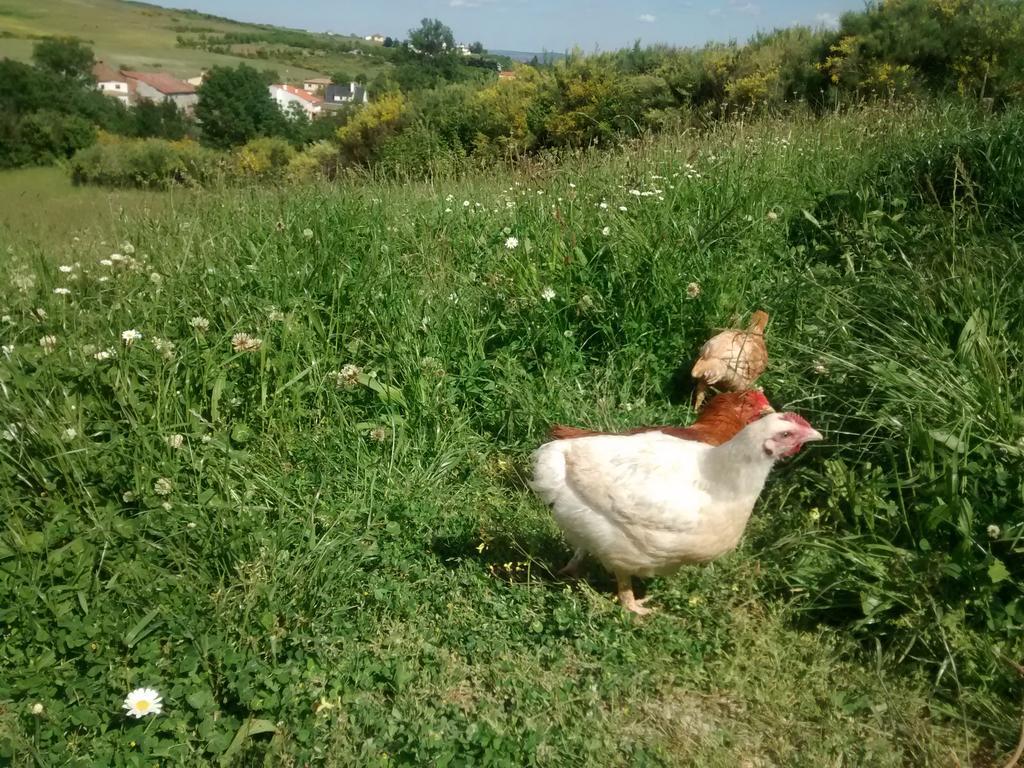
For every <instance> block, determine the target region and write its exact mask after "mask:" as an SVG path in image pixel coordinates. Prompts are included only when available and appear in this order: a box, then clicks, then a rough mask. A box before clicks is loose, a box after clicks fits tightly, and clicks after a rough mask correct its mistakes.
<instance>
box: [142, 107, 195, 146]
mask: <svg viewBox="0 0 1024 768" xmlns="http://www.w3.org/2000/svg"><path fill="white" fill-rule="evenodd" d="M131 117H132V122H133V126H132V133H133V134H134V135H135V136H138V137H140V138H158V139H182V138H184V137H185V134H186V133H187V132H188V120H187V119H186V117H185V113H184V112H182V111H181V110H180V109H178V107H177V105H175V103H174V102H173V101H162V102H160V103H159V104H158V103H155V102H152V101H150V100H149V99H143V100H142V101H140V102H139V103H138V104H136V105H135V108H134V109H133V110H132V114H131Z"/></svg>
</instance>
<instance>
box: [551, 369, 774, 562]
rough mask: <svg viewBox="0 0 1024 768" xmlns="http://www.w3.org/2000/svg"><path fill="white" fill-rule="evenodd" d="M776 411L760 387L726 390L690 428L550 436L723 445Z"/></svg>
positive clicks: (559, 428)
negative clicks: (653, 437) (644, 437)
mask: <svg viewBox="0 0 1024 768" xmlns="http://www.w3.org/2000/svg"><path fill="white" fill-rule="evenodd" d="M773 410H774V409H773V408H772V406H771V404H770V403H769V402H768V398H766V397H765V396H764V393H763V392H761V391H759V390H756V389H754V390H750V391H747V392H724V393H722V394H720V395H716V396H715V397H713V398H711V400H709V401H708V404H707V405H706V406H705V407H704V410H702V411H701V412H700V414H699V415H698V416H697V420H696V421H695V422H694V423H693V424H691V425H690V426H689V427H636V428H634V429H630V430H627V431H625V432H595V431H592V430H588V429H579V428H578V427H566V426H564V425H562V424H555V425H554V426H552V427H551V437H552V439H553V440H572V439H574V438H578V437H594V436H598V435H608V434H618V435H637V434H641V433H645V432H662V433H663V434H666V435H669V436H671V437H678V438H680V439H681V440H691V441H694V442H699V443H707V444H708V445H722V443H727V442H728V441H729V440H731V439H732V438H733V437H735V436H736V435H737V434H738V433H739V432H740V431H741V430H742V429H743V428H744V427H745V426H747V425H748V424H750V423H752V422H755V421H757V420H758V419H759V418H761V417H762V416H763V415H764V414H766V413H771V412H772V411H773ZM585 556H586V552H585V551H583V550H577V551H576V553H575V554H574V555H573V557H572V559H571V560H570V561H569V562H568V563H567V564H566V566H565V567H564V568H562V569H561V570H560V571H559V574H561V575H564V576H575V575H576V574H577V572H578V571H579V567H580V565H581V564H582V563H583V558H584V557H585Z"/></svg>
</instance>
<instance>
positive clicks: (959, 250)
mask: <svg viewBox="0 0 1024 768" xmlns="http://www.w3.org/2000/svg"><path fill="white" fill-rule="evenodd" d="M1022 158H1024V115H1022V113H1021V112H1020V111H1019V110H1009V111H1006V112H1003V113H997V114H990V113H987V112H984V111H981V110H977V109H971V108H970V107H965V106H962V105H961V106H957V107H949V106H939V107H921V106H914V107H907V106H904V107H901V106H897V105H884V106H869V107H865V108H864V109H863V110H858V111H850V112H848V113H847V112H839V113H834V114H830V115H826V116H824V117H822V118H820V119H819V118H811V117H809V116H806V115H799V114H797V115H792V116H789V117H786V118H778V117H765V118H756V119H749V120H748V119H744V120H743V121H735V122H724V123H720V124H718V125H717V126H715V127H713V128H711V129H709V130H706V131H704V132H697V131H689V132H687V133H686V134H684V135H677V136H665V137H661V138H658V139H654V140H649V141H638V142H631V143H628V144H626V145H625V146H624V147H623V148H622V149H621V150H620V151H610V152H606V153H603V154H597V153H579V154H577V155H572V156H569V157H567V158H565V159H563V161H562V162H558V163H556V162H555V161H554V160H553V159H552V158H551V157H547V158H545V159H543V160H536V161H526V162H524V163H523V164H522V165H521V166H519V167H517V168H516V169H515V170H509V169H505V168H501V167H497V166H496V167H493V168H490V169H488V170H486V171H482V172H478V173H465V174H464V175H462V176H460V177H458V178H453V177H446V176H442V175H437V176H435V177H434V178H433V179H432V180H431V182H429V183H427V182H411V183H397V182H395V183H392V182H387V181H380V180H375V179H373V178H370V177H369V176H368V175H361V176H358V177H354V178H353V179H351V180H344V179H343V180H341V181H339V182H337V183H335V184H330V185H328V184H323V185H316V184H309V185H291V186H286V185H281V186H265V187H245V188H242V189H224V190H217V191H195V192H188V193H187V194H185V195H181V196H175V197H162V198H161V199H162V201H163V203H162V205H158V204H155V202H154V201H155V199H156V198H157V195H156V193H151V192H150V193H145V196H143V193H140V192H132V193H130V194H127V195H118V196H117V197H116V198H115V197H114V196H112V195H111V194H110V193H103V194H101V193H98V192H97V193H96V194H85V195H81V196H80V197H77V196H76V198H75V199H74V200H73V201H68V205H69V207H68V208H62V209H60V210H61V211H65V210H67V211H77V213H76V215H79V216H80V217H81V218H80V221H81V223H82V226H81V227H80V228H79V229H77V230H68V229H62V230H59V231H54V230H53V229H46V228H45V227H39V228H35V227H32V228H26V229H19V227H24V226H25V222H23V221H22V219H21V217H11V219H10V221H9V225H5V226H3V227H0V252H3V253H5V254H7V258H6V259H5V260H4V262H3V263H2V264H0V280H2V281H3V284H4V285H8V286H10V290H9V291H8V292H7V293H6V295H5V298H4V303H3V306H2V308H0V310H2V314H3V321H2V322H0V342H2V345H3V349H2V354H0V392H2V395H3V396H2V397H0V456H2V461H0V508H2V509H4V511H5V527H4V530H3V532H2V533H0V633H2V636H3V644H2V651H0V763H2V762H4V761H5V760H7V761H8V762H9V763H10V764H11V765H16V766H21V765H32V764H35V765H72V766H79V765H82V766H85V765H110V766H115V767H121V766H133V767H134V766H140V767H141V766H149V765H155V764H161V765H194V766H202V765H217V764H219V765H221V766H250V765H261V764H266V765H324V766H350V765H367V766H380V767H381V768H384V767H385V766H388V767H390V766H410V767H411V766H422V765H450V766H455V765H465V766H468V765H493V766H558V767H559V768H561V767H562V766H567V765H601V766H627V765H628V766H677V765H699V766H708V768H736V767H737V766H748V767H749V768H770V767H771V766H795V767H797V768H802V767H803V766H808V767H810V766H815V767H816V766H871V767H875V766H877V767H879V768H898V767H900V768H902V766H922V768H924V767H927V766H942V767H945V766H952V765H958V766H971V767H972V768H990V767H991V766H995V765H1002V764H1003V761H1002V760H999V758H1000V757H1003V756H1005V755H1008V754H1010V753H1011V752H1012V750H1013V745H1014V744H1015V743H1016V739H1017V737H1018V733H1019V727H1020V723H1019V714H1020V713H1019V706H1018V705H1019V700H1020V680H1019V679H1018V677H1017V673H1016V672H1015V671H1014V670H1013V669H1012V668H1011V667H1010V665H1009V664H1006V663H1004V662H1003V661H1002V660H1001V658H1000V657H1005V658H1008V659H1010V660H1012V661H1014V662H1016V661H1019V660H1022V659H1024V639H1022V636H1021V633H1020V631H1019V627H1020V610H1021V608H1020V605H1021V597H1020V595H1021V591H1020V572H1021V571H1020V554H1019V546H1020V539H1021V532H1022V529H1024V521H1022V520H1021V514H1020V499H1021V493H1022V490H1024V475H1022V472H1021V461H1020V460H1021V456H1022V455H1024V423H1022V422H1021V421H1020V416H1019V414H1020V413H1021V412H1022V410H1024V378H1022V374H1021V371H1022V370H1024V366H1022V361H1021V350H1022V349H1024V323H1022V318H1024V290H1022V275H1024V268H1022V267H1024V234H1022V233H1024V229H1022V227H1021V222H1022V220H1024V210H1022V207H1021V203H1020V201H1021V200H1022V199H1024V189H1022V186H1021V185H1022V177H1021V175H1020V173H1019V169H1020V167H1021V162H1022ZM21 178H22V179H24V178H25V176H22V177H21ZM23 185H24V182H19V184H18V186H19V187H21V186H23ZM84 191H85V192H88V193H92V192H93V190H91V189H89V190H84ZM0 194H2V191H0ZM18 199H19V200H21V201H23V202H22V204H23V205H26V206H40V205H43V204H45V202H41V199H40V197H39V196H37V195H32V196H26V197H23V198H18ZM90 201H92V202H93V204H94V205H95V216H94V217H89V216H87V215H84V213H83V212H82V210H81V209H80V208H78V206H79V205H87V204H88V203H89V202H90ZM147 209H148V210H147ZM69 215H70V214H69ZM755 308H763V309H765V310H767V311H769V312H770V313H771V316H772V321H771V324H770V326H769V328H768V334H767V338H768V343H769V349H770V354H771V363H770V366H769V369H768V371H767V372H766V374H765V376H763V377H762V379H761V382H760V383H762V384H763V385H764V387H765V391H766V394H767V395H768V396H769V397H770V398H771V400H772V402H773V404H775V405H776V407H779V408H791V409H793V410H796V411H798V412H799V413H801V414H804V415H805V416H806V417H807V418H808V419H809V420H810V421H811V422H812V423H813V424H814V425H815V426H816V427H817V428H819V429H820V430H821V431H822V432H823V433H824V434H825V436H826V441H825V442H824V443H821V444H816V445H815V447H814V448H812V449H810V450H806V451H804V452H803V453H801V455H799V456H798V457H796V458H794V459H793V460H790V461H787V462H786V463H785V464H784V465H782V466H779V467H778V468H777V470H776V471H775V472H774V473H773V477H772V478H771V480H770V482H769V486H768V487H767V489H766V491H765V493H764V494H763V495H762V497H761V499H760V500H759V502H758V504H757V507H756V510H755V513H754V517H753V518H752V521H751V525H750V527H749V529H748V530H747V534H746V536H745V539H744V541H743V542H742V544H741V546H740V548H739V550H738V551H737V552H735V553H732V554H730V555H728V556H726V557H723V558H722V559H720V560H718V561H716V562H715V563H713V564H711V565H710V566H708V567H692V568H685V569H683V570H682V571H681V572H680V573H678V574H674V575H670V576H664V577H658V578H655V579H651V580H648V581H647V583H646V589H647V592H648V593H649V594H650V595H651V596H652V601H651V605H652V606H653V607H655V608H656V609H657V611H656V613H655V614H654V615H652V616H649V617H646V618H645V619H644V620H642V621H638V620H634V619H633V618H631V617H630V616H629V615H627V614H625V613H624V612H623V611H622V610H621V609H620V608H619V607H618V606H617V605H616V604H615V602H614V599H613V598H614V593H613V581H612V579H610V578H609V576H608V574H607V573H606V572H605V571H604V570H603V569H602V568H601V567H600V565H598V564H596V563H590V564H589V565H588V569H587V571H586V573H585V577H584V578H583V579H581V580H580V581H578V582H565V581H562V580H560V579H559V578H558V577H556V576H555V575H554V571H555V570H556V569H557V567H558V566H560V565H561V564H563V563H564V562H565V559H566V558H567V556H568V555H569V547H568V546H567V544H566V543H565V540H564V538H563V536H562V534H561V533H560V532H559V530H558V529H557V527H556V526H555V525H554V523H553V521H552V519H551V515H550V513H549V512H548V511H547V510H546V509H544V507H543V506H542V505H541V504H540V503H539V502H538V501H537V499H536V498H535V497H534V496H533V495H532V494H531V493H530V491H529V489H528V488H527V486H526V484H525V483H524V477H525V475H526V473H527V472H528V457H529V454H530V452H531V450H532V449H534V448H535V447H536V446H537V445H538V444H539V443H540V442H541V441H543V440H544V439H545V434H546V430H547V427H548V425H549V424H550V423H551V422H553V421H559V422H563V423H568V424H577V425H581V426H591V427H596V428H625V427H628V426H636V425H641V424H652V423H682V422H688V421H689V420H690V419H692V418H693V414H692V411H691V409H690V408H689V405H688V403H689V388H688V386H687V385H686V383H685V382H682V383H681V382H680V380H679V377H678V372H679V371H680V369H683V370H687V369H688V364H689V363H690V361H691V360H692V359H693V356H694V354H695V353H696V350H697V349H698V348H699V347H700V344H701V342H702V341H703V340H704V339H705V338H707V336H708V334H709V333H710V332H711V331H712V330H713V329H715V328H718V327H721V326H723V325H726V324H728V323H730V322H731V319H733V318H735V319H739V318H745V317H747V316H749V313H750V312H751V311H752V310H753V309H755ZM997 654H998V655H997ZM143 686H146V687H152V688H153V689H155V690H156V691H157V692H158V693H159V694H161V695H162V697H163V711H162V713H160V714H159V715H157V716H154V717H147V718H146V719H143V720H132V719H129V718H128V717H126V716H125V715H124V713H123V711H122V702H123V701H124V699H125V696H126V694H127V693H128V692H129V691H131V690H133V689H135V688H139V687H143Z"/></svg>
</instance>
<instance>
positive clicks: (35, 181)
mask: <svg viewBox="0 0 1024 768" xmlns="http://www.w3.org/2000/svg"><path fill="white" fill-rule="evenodd" d="M186 197H187V193H185V192H179V191H176V192H174V193H173V194H167V195H164V194H159V193H155V192H145V191H140V190H104V189H97V188H95V187H75V186H73V185H72V184H71V181H70V179H69V178H68V173H67V170H66V169H64V168H57V167H52V168H23V169H20V170H13V171H12V170H6V171H0V240H3V241H5V242H7V243H11V244H15V245H16V246H17V247H18V248H19V249H22V248H31V247H40V248H59V249H61V250H63V249H65V248H68V247H82V245H81V243H82V242H86V243H88V244H89V246H90V247H92V246H96V245H97V244H98V243H99V242H100V241H104V240H105V241H109V242H114V241H115V240H116V237H117V234H118V233H119V232H120V231H121V230H122V229H123V227H124V226H125V224H126V222H128V221H130V220H132V219H135V218H138V217H148V216H150V215H152V214H155V213H157V212H160V211H163V210H165V209H172V210H173V208H174V205H175V203H176V202H177V201H179V200H183V199H184V198H186ZM76 238H77V240H76ZM76 243H77V244H76Z"/></svg>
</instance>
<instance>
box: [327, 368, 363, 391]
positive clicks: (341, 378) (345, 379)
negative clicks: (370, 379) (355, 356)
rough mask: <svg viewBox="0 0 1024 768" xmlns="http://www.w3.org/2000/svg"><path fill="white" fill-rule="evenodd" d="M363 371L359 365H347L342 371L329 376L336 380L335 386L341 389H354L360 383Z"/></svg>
mask: <svg viewBox="0 0 1024 768" xmlns="http://www.w3.org/2000/svg"><path fill="white" fill-rule="evenodd" d="M362 373H363V369H362V368H360V367H359V366H358V365H353V364H352V363H346V364H345V365H343V366H341V370H340V371H331V372H330V373H329V374H327V375H328V376H329V377H330V378H331V379H333V380H334V386H336V387H338V388H339V389H341V388H345V389H352V388H353V387H355V386H356V385H357V384H358V383H359V377H360V376H361V375H362Z"/></svg>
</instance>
